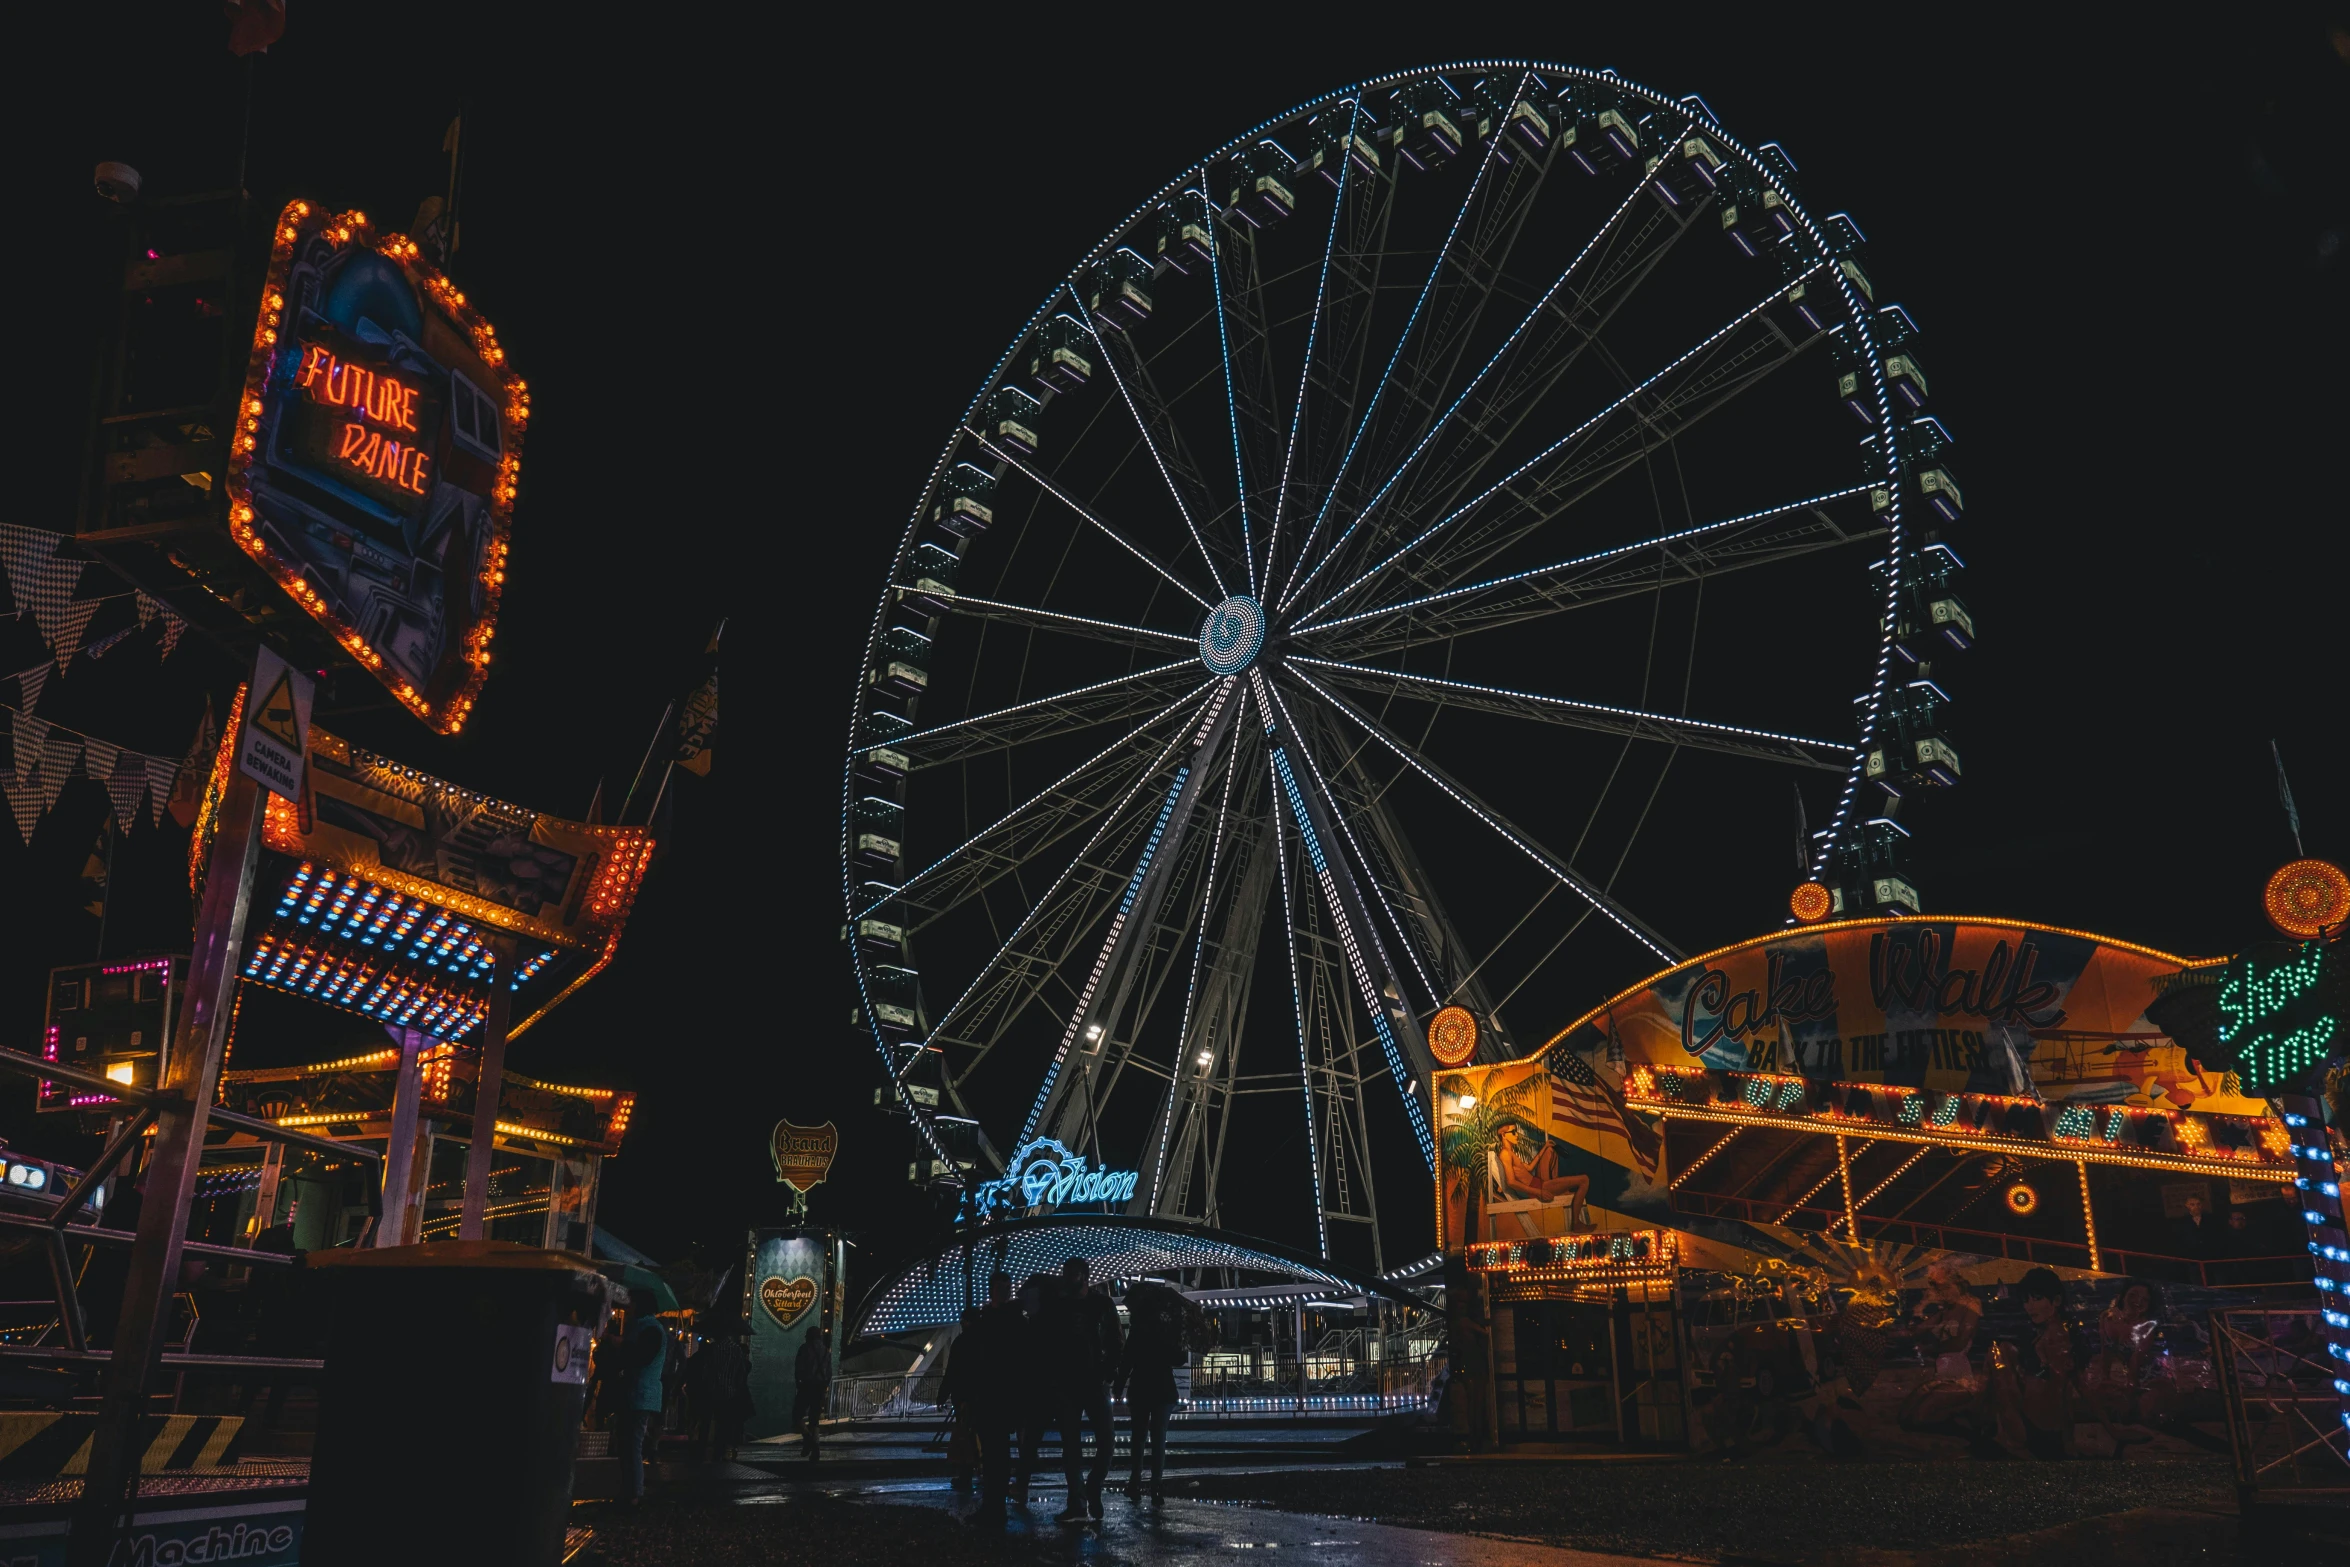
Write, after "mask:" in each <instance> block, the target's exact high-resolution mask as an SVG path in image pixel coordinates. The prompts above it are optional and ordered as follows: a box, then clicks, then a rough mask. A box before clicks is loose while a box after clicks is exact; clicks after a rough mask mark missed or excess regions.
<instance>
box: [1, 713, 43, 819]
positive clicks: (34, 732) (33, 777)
mask: <svg viewBox="0 0 2350 1567" xmlns="http://www.w3.org/2000/svg"><path fill="white" fill-rule="evenodd" d="M8 728H9V743H10V744H11V745H12V746H13V747H14V748H15V754H14V756H13V757H12V759H11V765H10V770H9V774H8V782H7V784H6V785H5V788H6V791H7V794H8V808H9V810H10V812H11V813H12V814H14V816H15V817H16V831H17V835H18V836H19V837H21V838H23V839H24V841H25V842H26V843H28V844H29V843H31V842H32V841H33V827H34V825H35V824H36V823H38V822H39V821H40V819H41V783H40V775H41V753H42V751H43V750H44V749H45V748H46V746H47V744H48V740H49V726H48V725H47V724H45V723H43V722H41V720H39V719H38V718H34V717H32V716H30V715H29V714H25V713H17V714H15V715H13V716H12V717H11V719H10V721H9V726H8Z"/></svg>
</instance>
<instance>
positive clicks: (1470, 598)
mask: <svg viewBox="0 0 2350 1567" xmlns="http://www.w3.org/2000/svg"><path fill="white" fill-rule="evenodd" d="M1876 488H1877V486H1874V485H1869V484H1855V485H1847V486H1845V487H1844V488H1842V489H1837V490H1829V491H1825V492H1823V493H1822V494H1819V495H1814V496H1809V497H1807V498H1805V499H1803V500H1799V501H1790V502H1787V503H1785V504H1783V505H1778V506H1766V507H1764V508H1762V509H1761V510H1759V511H1750V512H1744V513H1741V514H1740V515H1738V516H1735V517H1725V518H1722V519H1720V520H1719V521H1715V522H1709V523H1704V524H1701V525H1699V526H1697V527H1694V528H1683V529H1681V530H1679V531H1678V532H1674V533H1668V534H1663V535H1660V536H1658V537H1656V538H1652V539H1642V540H1640V541H1639V542H1638V543H1634V544H1621V545H1617V546H1615V547H1613V548H1611V549H1604V550H1595V551H1593V552H1591V553H1590V554H1587V555H1577V556H1572V557H1570V558H1568V559H1566V560H1561V561H1553V562H1550V563H1549V564H1547V565H1542V566H1532V567H1528V568H1527V569H1526V570H1524V571H1513V572H1508V573H1506V574H1504V575H1502V576H1498V577H1490V578H1487V579H1486V580H1484V581H1482V582H1472V583H1468V584H1465V585H1463V586H1460V587H1454V588H1446V589H1444V590H1442V591H1440V592H1436V593H1427V594H1423V595H1421V596H1420V597H1418V598H1411V599H1404V600H1402V601H1400V602H1398V603H1394V604H1382V605H1379V606H1377V607H1376V608H1372V609H1365V610H1358V611H1356V612H1355V613H1354V614H1351V615H1338V616H1334V617H1332V618H1330V619H1327V620H1319V621H1316V620H1306V621H1301V622H1300V623H1299V624H1297V625H1296V626H1295V627H1293V628H1292V631H1291V634H1292V635H1293V636H1296V637H1298V638H1299V639H1301V640H1302V641H1305V642H1306V643H1307V644H1308V645H1309V646H1312V647H1315V648H1316V649H1318V650H1327V651H1331V652H1336V653H1339V654H1341V655H1342V656H1343V657H1345V658H1347V659H1350V660H1360V659H1362V658H1364V657H1368V656H1370V655H1372V654H1374V653H1388V652H1394V651H1397V650H1399V649H1403V648H1410V647H1419V646H1423V645H1425V644H1427V643H1430V642H1441V641H1445V640H1447V639H1449V638H1452V637H1457V636H1465V635H1467V634H1468V633H1470V632H1472V631H1483V630H1487V629H1490V628H1491V627H1494V626H1499V625H1507V624H1510V623H1512V622H1514V621H1520V620H1526V619H1530V618H1534V617H1538V616H1543V615H1552V614H1557V613H1559V612H1560V611H1562V610H1568V609H1575V608H1580V607H1582V606H1584V605H1587V604H1596V603H1603V602H1605V601H1607V600H1609V599H1614V598H1621V597H1623V596H1625V595H1627V594H1632V593H1647V592H1653V591H1656V590H1658V589H1659V588H1660V587H1670V586H1674V585H1677V584H1682V583H1691V582H1696V581H1700V580H1702V579H1704V578H1706V577H1710V576H1717V575H1720V574H1721V573H1723V572H1726V571H1734V570H1738V569H1740V568H1742V567H1748V566H1757V565H1763V564H1767V563H1769V562H1771V561H1776V560H1785V559H1788V558H1790V557H1792V556H1796V555H1803V554H1808V553H1810V552H1812V551H1814V550H1821V549H1833V548H1836V547H1838V546H1840V545H1844V544H1850V543H1854V542H1856V541H1859V540H1863V539H1871V538H1875V537H1878V536H1879V535H1880V534H1881V533H1882V532H1883V529H1882V528H1881V527H1878V526H1876V525H1875V524H1874V521H1873V518H1872V519H1870V520H1867V521H1862V520H1858V519H1855V520H1852V521H1849V522H1840V521H1838V520H1837V519H1836V517H1834V516H1833V515H1831V512H1830V508H1835V507H1846V506H1847V505H1848V503H1851V502H1854V501H1858V500H1860V499H1862V498H1864V497H1867V496H1869V495H1871V494H1872V492H1873V491H1874V490H1875V489H1876ZM1660 563H1661V571H1660ZM1341 634H1343V635H1341Z"/></svg>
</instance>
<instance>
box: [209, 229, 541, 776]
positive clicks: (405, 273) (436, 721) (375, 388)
mask: <svg viewBox="0 0 2350 1567" xmlns="http://www.w3.org/2000/svg"><path fill="white" fill-rule="evenodd" d="M529 417H530V397H529V394H528V392H527V391H526V390H525V389H524V387H523V384H522V381H521V379H520V378H519V377H517V376H515V375H514V374H513V373H512V372H511V371H510V370H509V369H508V368H507V367H506V351H505V350H504V349H503V348H501V347H499V346H498V341H497V334H496V333H495V332H494V331H493V330H492V329H491V327H490V325H489V323H488V322H486V321H484V320H482V319H481V317H480V316H478V315H476V314H475V313H474V312H473V311H472V310H471V309H470V308H468V307H467V305H466V302H465V296H464V295H463V294H462V293H460V292H458V291H457V289H456V288H455V286H454V285H452V284H451V283H450V282H449V280H448V279H447V278H445V277H443V276H442V275H441V274H440V273H439V272H437V271H435V270H434V269H433V268H432V267H430V266H429V265H427V264H426V263H425V262H424V261H423V260H422V259H421V257H420V254H419V252H418V249H417V247H416V245H415V244H414V243H413V242H412V241H410V240H408V239H405V238H403V237H402V236H400V235H397V234H384V235H378V234H377V233H376V232H375V231H374V230H373V229H372V228H371V227H370V226H369V225H368V222H367V219H366V217H365V216H364V215H363V214H361V213H356V212H347V213H343V214H341V215H340V216H330V215H329V214H328V213H326V212H325V211H323V210H321V209H318V208H315V207H312V206H311V205H310V204H309V203H308V202H302V201H297V202H293V203H291V204H290V205H289V206H287V208H286V209H285V212H284V213H283V214H282V215H281V216H280V217H279V219H278V225H277V232H276V234H275V236H274V239H273V243H272V247H271V251H270V265H269V276H268V280H267V282H266V284H265V285H264V287H263V290H262V301H261V315H260V319H259V321H258V322H257V323H256V325H255V327H254V332H253V349H252V355H251V358H250V360H249V361H248V364H247V370H246V376H245V390H244V397H243V402H242V405H241V407H240V409H239V418H238V425H237V436H236V442H235V446H234V449H233V451H232V452H231V454H230V461H229V472H228V483H229V496H230V511H229V528H230V531H231V532H232V533H233V534H234V535H235V537H236V540H237V543H238V544H239V545H240V546H242V547H243V549H244V550H245V552H246V553H247V554H248V555H251V556H252V557H253V558H254V559H255V560H257V561H259V562H260V563H261V564H262V565H263V566H264V567H266V568H267V569H268V571H269V572H270V574H271V575H272V576H273V577H275V578H276V579H277V581H278V583H279V585H280V586H281V587H283V588H284V589H285V590H286V592H287V593H288V594H290V595H291V596H292V597H293V599H294V600H295V602H297V603H299V604H300V605H301V606H302V608H303V609H304V610H306V611H308V612H309V614H310V616H311V618H313V619H314V620H317V621H318V622H319V623H320V624H322V625H324V626H325V627H327V629H328V630H330V631H332V632H333V633H334V635H335V637H336V639H337V640H338V641H340V642H341V643H342V644H343V646H344V648H345V649H346V650H347V651H348V652H349V653H350V655H351V656H352V658H354V659H355V660H357V661H358V662H359V663H360V664H362V665H364V666H365V667H366V668H368V669H370V670H372V671H374V673H375V675H376V677H377V678H378V679H380V680H381V681H382V682H383V683H384V684H385V686H387V687H388V688H390V690H391V692H392V694H393V695H394V696H396V697H398V698H399V700H400V701H401V703H402V704H403V705H405V706H406V707H407V708H408V709H409V710H410V711H411V712H413V713H415V714H416V715H417V716H418V717H420V718H422V719H424V720H425V721H426V722H427V723H429V724H432V725H433V726H434V727H435V728H437V729H440V730H442V731H444V732H448V733H454V732H455V731H456V730H457V729H458V728H460V727H461V726H462V725H463V724H464V722H465V719H466V716H467V715H468V714H469V713H470V712H471V711H472V708H473V703H474V699H475V697H476V695H477V694H478V693H479V692H480V690H481V684H482V681H483V680H484V679H485V678H486V677H487V675H488V672H489V664H490V638H491V635H492V633H493V632H494V630H495V628H496V625H497V613H498V599H499V594H500V590H501V588H502V586H503V584H504V582H505V580H506V537H507V524H508V519H509V514H510V512H511V510H512V507H513V504H514V487H515V482H516V477H517V475H518V474H519V472H520V465H521V456H522V430H523V425H524V423H525V422H526V421H527V420H528V419H529Z"/></svg>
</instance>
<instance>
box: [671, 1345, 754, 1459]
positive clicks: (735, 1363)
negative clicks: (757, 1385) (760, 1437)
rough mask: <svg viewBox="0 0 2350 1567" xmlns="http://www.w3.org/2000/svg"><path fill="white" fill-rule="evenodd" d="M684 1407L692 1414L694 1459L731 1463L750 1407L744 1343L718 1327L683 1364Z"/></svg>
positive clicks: (748, 1374) (739, 1444)
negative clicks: (727, 1460) (706, 1341)
mask: <svg viewBox="0 0 2350 1567" xmlns="http://www.w3.org/2000/svg"><path fill="white" fill-rule="evenodd" d="M685 1384H686V1385H685V1393H686V1407H687V1408H688V1409H689V1410H690V1411H691V1412H692V1414H693V1438H694V1456H695V1457H697V1458H701V1459H732V1458H733V1457H734V1450H735V1449H736V1448H737V1447H739V1446H741V1445H742V1429H743V1417H744V1416H745V1415H747V1414H748V1413H749V1412H750V1406H751V1361H750V1357H749V1356H748V1355H746V1354H745V1353H744V1352H743V1341H742V1339H741V1337H740V1336H739V1335H738V1334H736V1333H735V1332H734V1331H733V1330H732V1329H731V1328H729V1327H721V1328H719V1329H718V1330H717V1331H716V1332H715V1333H713V1334H712V1335H711V1338H710V1342H708V1343H707V1344H704V1345H703V1346H702V1350H701V1353H700V1354H698V1355H695V1356H694V1357H693V1358H692V1359H691V1360H689V1361H687V1362H686V1363H685Z"/></svg>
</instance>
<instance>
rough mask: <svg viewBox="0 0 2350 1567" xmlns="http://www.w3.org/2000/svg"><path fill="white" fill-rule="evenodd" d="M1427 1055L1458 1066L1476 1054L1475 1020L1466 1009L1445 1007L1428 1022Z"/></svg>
mask: <svg viewBox="0 0 2350 1567" xmlns="http://www.w3.org/2000/svg"><path fill="white" fill-rule="evenodd" d="M1428 1053H1429V1054H1430V1055H1432V1056H1434V1057H1435V1058H1436V1059H1437V1061H1438V1063H1439V1064H1441V1065H1444V1066H1459V1065H1460V1064H1461V1063H1462V1062H1464V1061H1466V1060H1468V1059H1469V1057H1471V1056H1473V1055H1475V1054H1476V1053H1477V1018H1476V1015H1475V1014H1474V1013H1472V1012H1471V1011H1470V1010H1469V1009H1468V1008H1467V1007H1446V1008H1445V1009H1444V1010H1443V1011H1441V1012H1439V1013H1437V1014H1436V1015H1435V1016H1434V1017H1432V1018H1430V1019H1429V1020H1428Z"/></svg>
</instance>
